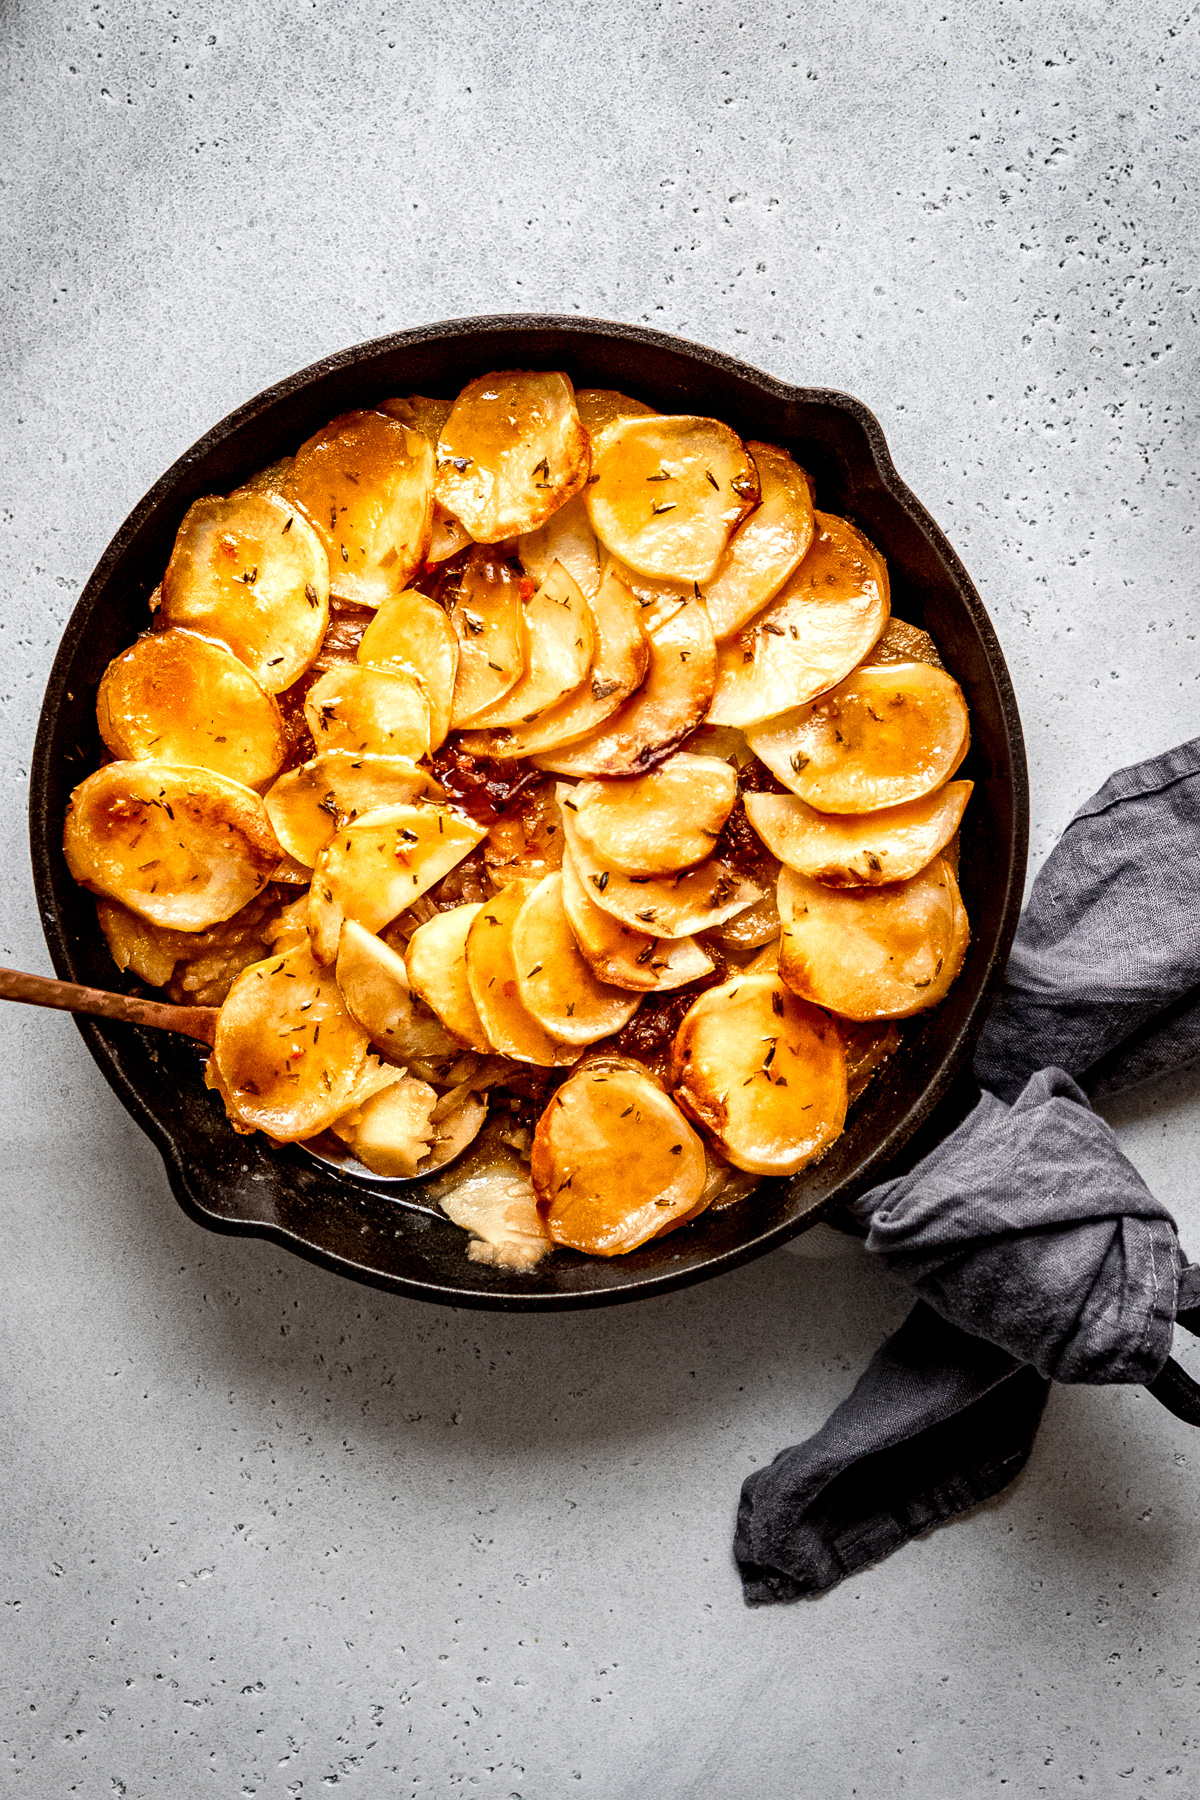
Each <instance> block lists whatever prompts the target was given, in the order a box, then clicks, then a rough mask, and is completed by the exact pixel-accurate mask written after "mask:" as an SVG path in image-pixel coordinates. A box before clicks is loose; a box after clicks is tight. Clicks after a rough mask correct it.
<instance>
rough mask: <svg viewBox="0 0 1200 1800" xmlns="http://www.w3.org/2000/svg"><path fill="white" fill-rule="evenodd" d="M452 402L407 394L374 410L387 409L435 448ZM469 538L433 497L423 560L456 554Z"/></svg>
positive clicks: (382, 403)
mask: <svg viewBox="0 0 1200 1800" xmlns="http://www.w3.org/2000/svg"><path fill="white" fill-rule="evenodd" d="M453 406H454V402H453V400H433V399H430V397H429V396H428V395H427V394H409V395H407V396H406V397H405V398H403V399H395V400H382V401H380V403H379V407H378V410H379V411H380V412H382V413H387V414H388V416H389V418H392V419H399V421H400V423H401V424H402V425H407V426H408V428H409V430H410V431H420V432H423V433H424V434H425V436H426V437H427V438H428V439H429V442H430V443H431V444H432V445H433V448H434V450H435V451H436V449H437V441H438V438H439V437H440V436H441V431H442V426H443V425H444V424H445V423H446V420H447V419H448V418H449V417H450V413H451V409H452V408H453ZM470 541H471V534H470V532H469V531H467V530H466V529H465V528H464V527H463V526H462V525H460V524H459V522H458V520H457V519H453V518H451V516H450V514H449V513H448V512H447V511H446V509H445V507H444V506H440V505H439V504H438V502H437V501H436V500H435V501H434V503H433V529H432V532H431V535H430V539H429V548H428V550H427V551H426V552H425V560H426V562H430V563H441V562H445V561H446V559H447V557H450V556H456V555H457V554H458V552H459V551H460V550H465V549H466V547H467V545H468V544H469V543H470Z"/></svg>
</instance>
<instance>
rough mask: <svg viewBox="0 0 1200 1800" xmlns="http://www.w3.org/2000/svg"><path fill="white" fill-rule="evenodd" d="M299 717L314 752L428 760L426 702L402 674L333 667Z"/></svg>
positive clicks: (363, 666) (400, 671)
mask: <svg viewBox="0 0 1200 1800" xmlns="http://www.w3.org/2000/svg"><path fill="white" fill-rule="evenodd" d="M304 717H305V719H306V720H307V722H308V729H309V730H310V731H311V732H312V738H313V743H314V744H315V745H316V746H317V750H318V752H320V751H322V750H351V751H353V752H354V753H355V755H358V756H363V755H374V756H407V757H419V756H427V755H428V754H429V740H430V736H431V728H430V706H429V701H428V699H427V698H426V694H425V689H424V687H423V686H422V685H421V682H420V681H419V680H418V679H417V677H416V676H415V675H413V674H410V673H409V671H408V670H407V669H398V668H388V669H377V668H375V666H374V665H373V664H371V663H337V664H335V666H334V667H333V668H332V669H327V670H326V672H325V674H324V675H322V676H320V677H319V678H318V679H317V680H316V681H315V682H314V683H313V685H312V687H310V688H309V690H308V693H307V694H306V695H305V696H304Z"/></svg>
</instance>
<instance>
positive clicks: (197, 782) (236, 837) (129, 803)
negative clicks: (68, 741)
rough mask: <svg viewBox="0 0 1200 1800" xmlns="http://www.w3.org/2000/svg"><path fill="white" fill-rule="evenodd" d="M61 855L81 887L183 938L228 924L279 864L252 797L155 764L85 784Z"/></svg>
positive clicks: (218, 779)
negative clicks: (223, 922) (187, 933)
mask: <svg viewBox="0 0 1200 1800" xmlns="http://www.w3.org/2000/svg"><path fill="white" fill-rule="evenodd" d="M63 853H64V855H65V856H66V859H67V867H68V868H69V869H70V871H71V874H72V875H73V876H74V877H75V880H76V881H77V882H79V884H80V886H81V887H85V888H88V889H89V890H90V891H91V892H92V893H93V894H102V895H104V896H105V897H106V898H107V899H109V900H119V901H120V902H121V904H122V906H127V907H128V908H129V909H130V911H131V912H135V913H137V914H138V915H139V916H140V917H141V918H143V919H149V920H150V921H151V922H152V923H153V924H155V925H170V926H172V927H173V928H174V929H175V930H177V931H207V930H208V928H209V926H210V925H216V924H219V923H220V921H221V920H222V919H230V918H232V917H233V915H234V913H235V912H239V911H240V910H241V908H242V907H243V906H245V904H246V902H247V901H248V900H252V899H253V898H254V896H255V895H256V894H258V893H260V892H261V890H262V889H263V888H264V887H266V885H267V883H268V881H270V879H271V873H272V870H273V869H274V868H275V865H276V864H277V863H278V861H279V845H278V844H277V843H276V841H275V833H274V832H273V831H272V830H271V826H270V822H269V821H268V819H267V815H266V812H265V811H264V809H263V803H262V801H261V800H260V798H259V796H258V795H257V794H256V793H255V792H254V790H253V788H248V787H243V786H242V784H241V782H240V781H231V780H230V779H229V777H228V775H218V774H217V773H216V772H215V770H212V769H183V768H177V767H176V766H175V765H174V764H172V763H160V762H151V761H143V762H116V763H106V764H105V765H104V767H103V768H100V769H97V770H96V772H95V773H94V774H93V775H89V776H88V778H87V780H86V781H81V782H80V784H79V786H78V787H77V788H76V789H75V791H74V793H73V794H72V795H71V798H70V801H69V803H68V805H67V817H66V824H65V826H64V829H63Z"/></svg>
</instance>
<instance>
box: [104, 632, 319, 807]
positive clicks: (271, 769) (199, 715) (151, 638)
mask: <svg viewBox="0 0 1200 1800" xmlns="http://www.w3.org/2000/svg"><path fill="white" fill-rule="evenodd" d="M96 721H97V723H98V725H99V727H100V736H101V737H102V738H103V739H104V742H105V744H106V745H107V746H108V748H109V750H110V751H111V752H112V754H113V755H114V756H115V757H116V758H117V759H118V760H119V761H125V760H129V761H133V760H136V759H137V758H140V757H147V756H152V757H153V758H154V759H155V761H156V762H167V763H182V764H184V765H185V766H186V767H188V768H193V769H215V770H216V772H217V774H218V775H230V776H232V777H233V779H234V780H235V781H240V782H243V783H244V784H245V785H246V786H247V787H258V786H260V785H261V784H262V783H263V782H266V781H270V779H271V777H272V775H274V773H275V771H276V769H278V767H279V765H280V763H281V762H282V761H283V759H284V755H285V753H286V751H287V734H286V732H285V730H284V725H283V719H282V717H281V716H280V712H279V708H278V706H277V705H276V704H275V701H274V700H273V699H272V698H271V696H270V694H268V693H267V691H266V689H265V688H264V687H263V686H262V684H261V683H260V682H258V681H257V680H256V679H255V678H254V676H253V675H252V674H251V672H250V670H249V669H248V668H247V667H246V665H245V663H243V662H241V661H240V660H239V659H238V658H237V657H236V656H235V655H234V654H233V652H232V650H227V649H226V648H225V646H224V644H217V643H213V642H212V640H211V639H209V638H202V637H197V636H196V634H195V632H192V631H179V630H170V631H155V632H149V633H147V635H146V636H145V637H143V638H139V639H138V641H137V643H136V644H133V645H131V646H130V648H129V649H128V650H126V651H124V652H123V653H122V654H121V655H120V656H118V657H115V658H114V659H113V661H112V662H110V663H109V665H108V668H107V669H106V670H105V672H104V678H103V680H102V681H101V683H100V688H99V691H98V693H97V695H96Z"/></svg>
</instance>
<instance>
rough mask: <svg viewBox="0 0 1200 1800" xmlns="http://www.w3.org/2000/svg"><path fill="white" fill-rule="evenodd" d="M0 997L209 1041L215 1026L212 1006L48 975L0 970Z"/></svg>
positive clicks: (204, 1042) (214, 1008)
mask: <svg viewBox="0 0 1200 1800" xmlns="http://www.w3.org/2000/svg"><path fill="white" fill-rule="evenodd" d="M0 1000H23V1001H24V1002H25V1004H26V1005H27V1006H54V1007H57V1008H58V1009H59V1011H60V1012H78V1013H92V1014H94V1016H95V1017H96V1018H99V1019H121V1020H123V1022H124V1023H125V1024H126V1025H152V1026H155V1027H156V1028H157V1029H158V1030H160V1031H179V1032H182V1033H183V1035H184V1036H185V1037H191V1038H199V1040H200V1042H201V1043H202V1044H211V1043H212V1041H213V1033H214V1032H215V1031H216V1028H217V1008H216V1007H215V1006H172V1005H170V1004H169V1003H168V1002H167V1001H163V1000H138V999H136V998H135V997H134V996H133V995H132V994H108V993H105V991H104V989H103V988H90V987H78V986H77V985H76V984H75V982H73V981H56V980H55V979H54V977H53V976H52V975H22V974H20V973H19V972H18V971H17V970H16V969H0Z"/></svg>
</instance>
